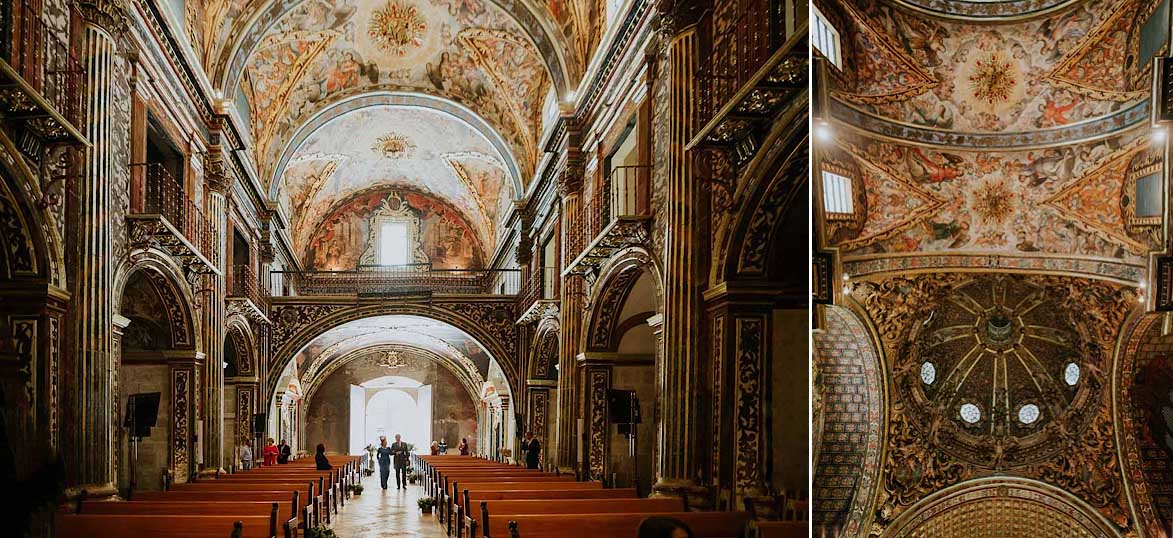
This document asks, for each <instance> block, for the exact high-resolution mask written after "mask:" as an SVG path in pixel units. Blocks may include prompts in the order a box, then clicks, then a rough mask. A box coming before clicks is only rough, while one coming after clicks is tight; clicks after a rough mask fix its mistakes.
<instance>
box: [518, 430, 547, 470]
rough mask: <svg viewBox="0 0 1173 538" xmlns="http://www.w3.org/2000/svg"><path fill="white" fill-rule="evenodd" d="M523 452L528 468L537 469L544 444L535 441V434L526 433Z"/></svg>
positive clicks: (522, 443)
mask: <svg viewBox="0 0 1173 538" xmlns="http://www.w3.org/2000/svg"><path fill="white" fill-rule="evenodd" d="M521 451H522V452H525V466H526V468H528V469H537V468H538V456H540V455H541V453H542V443H539V442H538V440H537V439H534V432H525V440H524V441H522V442H521Z"/></svg>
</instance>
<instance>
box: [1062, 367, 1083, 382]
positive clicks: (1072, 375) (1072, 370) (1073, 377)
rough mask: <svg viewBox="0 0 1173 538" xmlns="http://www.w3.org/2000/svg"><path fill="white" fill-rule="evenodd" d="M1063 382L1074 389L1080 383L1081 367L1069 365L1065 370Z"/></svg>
mask: <svg viewBox="0 0 1173 538" xmlns="http://www.w3.org/2000/svg"><path fill="white" fill-rule="evenodd" d="M1063 381H1064V382H1066V383H1067V386H1069V387H1074V386H1075V384H1076V383H1079V365H1078V364H1075V363H1074V362H1069V363H1067V367H1066V368H1064V369H1063Z"/></svg>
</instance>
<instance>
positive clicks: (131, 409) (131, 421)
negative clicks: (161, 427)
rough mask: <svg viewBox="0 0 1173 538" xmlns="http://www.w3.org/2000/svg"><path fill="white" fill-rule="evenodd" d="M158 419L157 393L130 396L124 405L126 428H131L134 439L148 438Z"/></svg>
mask: <svg viewBox="0 0 1173 538" xmlns="http://www.w3.org/2000/svg"><path fill="white" fill-rule="evenodd" d="M158 418H159V393H158V392H146V393H141V394H131V395H130V398H129V400H128V401H127V404H126V422H125V424H124V425H125V426H126V427H127V428H133V430H132V432H131V433H132V435H134V436H135V437H150V436H151V428H153V427H155V421H156V420H157V419H158Z"/></svg>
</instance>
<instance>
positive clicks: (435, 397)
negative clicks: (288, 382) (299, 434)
mask: <svg viewBox="0 0 1173 538" xmlns="http://www.w3.org/2000/svg"><path fill="white" fill-rule="evenodd" d="M388 375H394V376H401V377H407V378H411V379H414V380H416V381H419V382H420V383H422V384H424V385H431V386H432V437H433V439H434V440H436V441H439V440H440V439H441V438H444V439H445V440H447V441H448V446H449V447H451V449H453V450H455V448H456V446H457V445H458V444H459V443H460V438H461V437H467V438H468V442H469V446H470V448H471V449H472V450H473V451H475V450H476V439H477V437H476V435H477V408H476V406H475V404H474V402H473V399H472V397H471V396H470V395H469V393H468V391H467V390H465V388H464V386H463V385H461V383H460V381H459V380H458V379H457V377H456V376H455V375H453V374H452V373H451V372H449V371H448V370H447V369H445V368H444V367H443V366H440V365H438V364H436V363H434V362H430V361H426V360H423V359H409V364H408V365H407V366H404V367H402V368H398V369H395V370H387V369H385V368H383V367H381V366H378V365H376V364H373V363H369V362H364V361H362V360H357V361H354V362H351V363H350V364H347V365H345V366H342V367H340V368H338V369H337V370H335V371H334V372H333V373H331V374H329V376H328V377H327V378H326V379H325V380H323V381H322V382H321V383H320V385H319V386H318V388H317V389H316V391H315V392H314V393H313V394H312V395H311V396H310V398H311V399H310V401H309V404H308V405H307V412H306V416H305V441H306V443H307V445H308V446H310V447H313V446H316V445H317V444H318V443H324V444H325V445H326V450H327V451H329V452H337V453H342V452H346V451H347V450H348V447H349V446H350V386H351V385H360V384H362V383H365V382H367V381H370V380H372V379H376V378H378V377H382V376H388ZM364 444H365V443H364ZM427 449H428V447H427V446H418V444H417V447H416V451H417V452H418V453H426V452H425V451H426V450H427Z"/></svg>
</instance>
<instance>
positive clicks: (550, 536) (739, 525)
mask: <svg viewBox="0 0 1173 538" xmlns="http://www.w3.org/2000/svg"><path fill="white" fill-rule="evenodd" d="M656 515H657V516H659V517H670V518H673V519H678V520H680V521H683V522H684V523H685V524H687V525H688V526H689V528H691V529H692V533H693V536H694V537H695V538H737V537H739V536H741V532H742V530H743V529H744V528H745V525H746V523H747V522H749V514H748V513H745V512H668V513H661V514H656ZM647 518H648V515H647V514H570V515H513V516H492V515H490V516H489V529H490V532H491V533H492V535H493V536H508V537H510V538H587V537H592V538H593V537H595V536H616V537H619V536H635V535H636V532H637V531H638V530H639V525H640V523H642V522H643V520H645V519H647ZM498 533H504V534H498Z"/></svg>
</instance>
